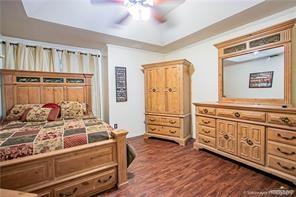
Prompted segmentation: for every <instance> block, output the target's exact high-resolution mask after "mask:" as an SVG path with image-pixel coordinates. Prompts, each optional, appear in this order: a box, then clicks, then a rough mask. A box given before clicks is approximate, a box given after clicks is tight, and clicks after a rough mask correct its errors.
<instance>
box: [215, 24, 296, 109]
mask: <svg viewBox="0 0 296 197" xmlns="http://www.w3.org/2000/svg"><path fill="white" fill-rule="evenodd" d="M295 22H296V19H292V20H289V21H287V22H284V23H281V24H278V25H275V26H272V27H269V28H266V29H263V30H260V31H257V32H254V33H252V34H248V35H245V36H241V37H238V38H235V39H232V40H228V41H225V42H222V43H218V44H216V45H215V46H216V47H217V48H218V95H219V103H241V104H255V105H256V104H264V105H287V106H288V107H291V106H292V28H293V26H294V25H295ZM256 41H258V42H256ZM253 43H259V44H258V46H256V45H255V46H251V45H254V44H253ZM277 47H284V80H285V81H284V99H273V98H270V99H266V98H227V97H225V96H224V95H223V92H224V90H223V89H224V83H223V59H225V58H230V57H235V56H240V55H245V54H248V53H252V52H255V51H262V50H267V49H272V48H277Z"/></svg>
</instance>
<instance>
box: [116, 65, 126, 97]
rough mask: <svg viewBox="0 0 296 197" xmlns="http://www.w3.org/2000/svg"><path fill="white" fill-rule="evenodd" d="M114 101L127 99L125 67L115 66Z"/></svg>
mask: <svg viewBox="0 0 296 197" xmlns="http://www.w3.org/2000/svg"><path fill="white" fill-rule="evenodd" d="M115 85H116V102H126V101H127V81H126V67H115Z"/></svg>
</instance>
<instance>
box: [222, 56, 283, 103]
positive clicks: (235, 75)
mask: <svg viewBox="0 0 296 197" xmlns="http://www.w3.org/2000/svg"><path fill="white" fill-rule="evenodd" d="M269 71H274V73H273V83H272V87H271V88H249V77H250V73H258V72H269ZM223 73H224V74H223V78H224V79H223V84H224V88H223V90H224V92H223V94H224V96H225V97H228V98H274V99H284V90H285V86H284V54H283V53H282V54H280V55H278V56H275V57H272V58H270V60H269V61H267V57H265V58H260V59H253V60H251V61H246V62H241V63H239V62H237V63H235V64H232V65H227V64H224V66H223Z"/></svg>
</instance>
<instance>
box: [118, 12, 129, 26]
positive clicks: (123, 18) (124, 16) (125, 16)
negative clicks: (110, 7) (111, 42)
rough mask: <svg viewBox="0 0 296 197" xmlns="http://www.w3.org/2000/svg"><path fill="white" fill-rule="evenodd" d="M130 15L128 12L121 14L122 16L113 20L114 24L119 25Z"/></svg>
mask: <svg viewBox="0 0 296 197" xmlns="http://www.w3.org/2000/svg"><path fill="white" fill-rule="evenodd" d="M129 17H130V13H129V12H127V13H126V14H125V15H123V17H121V18H120V19H119V20H117V21H116V22H115V24H116V25H121V24H122V23H124V22H125V21H126V20H127V19H128V18H129Z"/></svg>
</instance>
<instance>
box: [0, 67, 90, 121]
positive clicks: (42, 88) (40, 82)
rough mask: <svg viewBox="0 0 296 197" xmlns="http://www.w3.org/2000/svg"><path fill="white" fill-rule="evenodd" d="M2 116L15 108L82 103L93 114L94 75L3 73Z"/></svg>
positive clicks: (15, 71) (17, 71) (8, 71)
mask: <svg viewBox="0 0 296 197" xmlns="http://www.w3.org/2000/svg"><path fill="white" fill-rule="evenodd" d="M0 74H1V78H2V79H1V80H2V111H3V112H2V114H3V116H4V117H5V115H6V114H7V111H8V110H9V109H11V107H13V106H14V105H15V104H45V103H58V102H60V101H63V100H64V101H80V102H84V103H86V104H87V107H88V110H89V111H92V102H91V78H92V76H93V75H92V74H77V73H54V72H38V71H21V70H6V69H2V70H0Z"/></svg>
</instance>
